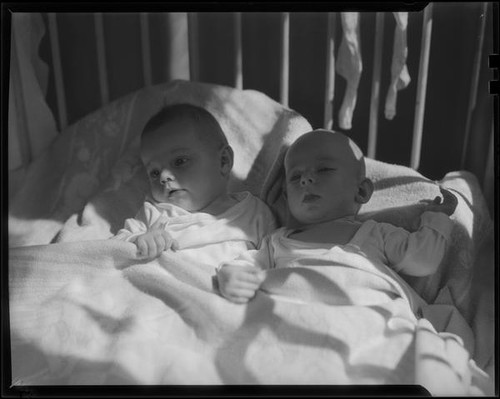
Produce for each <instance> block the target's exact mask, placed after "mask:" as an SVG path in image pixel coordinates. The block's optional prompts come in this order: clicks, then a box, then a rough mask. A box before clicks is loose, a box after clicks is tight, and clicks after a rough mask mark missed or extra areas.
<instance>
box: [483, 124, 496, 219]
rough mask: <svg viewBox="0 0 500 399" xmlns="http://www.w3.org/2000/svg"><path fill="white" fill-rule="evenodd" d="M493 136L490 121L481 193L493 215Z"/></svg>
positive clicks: (492, 127)
mask: <svg viewBox="0 0 500 399" xmlns="http://www.w3.org/2000/svg"><path fill="white" fill-rule="evenodd" d="M494 136H495V128H494V124H493V123H492V126H491V134H490V146H489V148H488V155H487V157H488V159H487V161H486V165H485V171H484V179H483V193H484V196H485V198H486V201H487V203H488V206H489V208H490V212H491V214H492V216H493V197H494V194H495V193H494V180H495V164H494V148H495V147H494V145H495V141H494Z"/></svg>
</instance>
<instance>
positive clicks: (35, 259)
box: [9, 240, 487, 395]
mask: <svg viewBox="0 0 500 399" xmlns="http://www.w3.org/2000/svg"><path fill="white" fill-rule="evenodd" d="M135 252H136V251H135V247H134V245H133V244H130V243H125V242H121V241H116V240H102V241H82V242H75V243H60V244H54V245H50V246H32V247H24V248H16V249H12V250H11V253H10V260H11V262H12V265H14V266H13V267H11V269H10V276H9V277H10V309H11V321H10V322H11V331H12V358H13V360H14V362H13V379H14V384H19V385H31V384H33V385H45V384H50V385H59V384H61V385H66V384H78V385H85V384H209V385H211V384H267V385H272V384H299V385H300V384H396V385H397V384H421V385H422V386H424V387H425V388H426V389H428V390H429V391H430V392H431V393H433V394H436V395H441V394H443V395H444V394H457V395H463V394H465V395H467V394H480V393H485V392H484V390H485V389H487V377H486V376H485V375H483V374H482V373H481V372H480V371H479V370H478V369H476V368H475V367H474V365H473V364H472V363H471V362H470V360H469V355H468V353H467V352H466V351H465V350H464V349H463V347H462V346H461V345H460V344H458V343H457V341H456V339H455V338H453V337H446V336H440V335H438V334H437V333H436V332H435V331H434V330H433V328H432V327H431V326H430V325H429V324H427V323H426V322H425V319H422V320H421V321H419V322H417V321H416V319H415V318H414V316H413V314H412V313H411V311H410V309H409V307H408V305H407V302H406V301H404V300H402V299H401V298H398V294H399V292H400V291H399V289H398V288H397V286H395V288H394V290H393V292H392V294H391V295H388V296H386V298H387V299H386V300H380V298H381V296H380V295H378V296H377V295H374V296H371V295H364V294H363V292H362V291H363V290H362V289H360V290H359V289H358V290H350V287H349V286H340V285H339V284H338V281H339V279H337V278H336V277H337V276H338V273H343V270H348V269H349V268H345V267H338V268H337V267H315V266H311V267H300V268H294V269H280V270H271V271H269V272H268V276H267V279H266V281H265V283H264V285H263V287H262V290H261V291H259V292H258V294H257V296H256V298H255V299H254V300H253V301H251V302H250V303H249V304H248V305H236V304H232V303H230V302H229V301H226V300H225V299H224V298H222V297H220V296H219V295H217V293H216V292H214V290H213V288H212V276H213V266H211V265H203V264H184V263H183V262H182V261H180V259H179V258H178V257H176V256H175V254H164V255H162V256H161V257H160V258H158V259H157V260H155V261H151V262H147V263H144V262H140V261H138V260H137V259H136V258H135ZM344 261H346V262H348V259H345V260H344ZM349 267H352V268H357V270H358V272H359V275H360V277H361V276H363V274H364V273H366V271H364V270H363V269H362V268H360V267H359V266H358V265H356V264H351V265H349ZM350 273H351V275H352V271H351V272H350ZM343 280H344V279H342V278H341V279H340V281H343ZM382 287H383V288H384V289H385V290H387V283H386V282H385V280H383V279H379V278H378V277H376V276H373V279H371V283H370V285H369V286H367V287H366V288H365V290H374V291H377V290H378V289H379V288H382ZM341 297H342V298H343V299H342V300H339V301H337V300H336V299H339V298H341ZM390 297H394V299H390ZM368 298H373V300H370V299H368ZM336 303H341V305H338V304H336ZM426 370H432V372H429V371H426Z"/></svg>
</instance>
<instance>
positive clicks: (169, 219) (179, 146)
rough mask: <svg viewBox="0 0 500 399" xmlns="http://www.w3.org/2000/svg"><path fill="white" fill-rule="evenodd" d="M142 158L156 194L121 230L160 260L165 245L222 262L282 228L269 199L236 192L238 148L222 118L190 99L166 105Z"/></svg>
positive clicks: (145, 137)
mask: <svg viewBox="0 0 500 399" xmlns="http://www.w3.org/2000/svg"><path fill="white" fill-rule="evenodd" d="M140 154H141V160H142V162H143V164H144V167H145V169H146V171H147V174H148V176H149V183H150V188H151V189H150V193H149V195H148V196H147V197H146V201H145V202H144V205H143V207H142V209H140V211H139V212H138V214H137V216H136V217H135V218H133V219H127V220H126V221H125V226H124V228H123V229H121V230H120V231H119V232H118V234H117V235H116V236H115V238H116V239H121V240H126V241H129V242H133V243H135V244H136V246H137V249H138V251H139V255H140V256H141V257H143V258H145V259H149V260H151V259H154V258H156V257H158V256H160V255H161V254H162V252H163V251H168V250H172V251H178V250H180V251H182V253H183V255H186V256H188V257H189V258H191V259H193V260H196V261H202V262H204V263H208V264H214V265H218V264H219V263H221V262H223V261H228V260H231V259H233V258H235V257H236V256H238V255H239V254H240V253H242V252H244V251H246V250H248V249H255V248H257V247H258V246H259V245H260V243H261V240H262V238H263V237H264V236H265V235H266V234H267V233H269V232H271V231H272V230H274V229H275V228H276V222H275V219H274V216H273V214H272V213H271V211H270V209H269V208H268V207H267V205H266V204H265V203H264V202H263V201H261V200H260V199H258V198H256V197H255V196H253V195H252V194H250V193H249V192H235V193H231V192H228V181H229V177H230V173H231V169H232V167H233V151H232V149H231V147H230V146H229V144H228V141H227V139H226V137H225V135H224V132H223V131H222V128H221V126H220V125H219V123H218V122H217V120H216V119H215V118H214V117H213V115H212V114H210V112H208V111H207V110H205V109H203V108H201V107H197V106H194V105H190V104H177V105H172V106H168V107H165V108H164V109H162V110H160V112H158V113H157V114H156V115H154V116H153V117H152V118H151V119H150V120H149V121H148V123H147V124H146V126H145V127H144V130H143V132H142V136H141V147H140Z"/></svg>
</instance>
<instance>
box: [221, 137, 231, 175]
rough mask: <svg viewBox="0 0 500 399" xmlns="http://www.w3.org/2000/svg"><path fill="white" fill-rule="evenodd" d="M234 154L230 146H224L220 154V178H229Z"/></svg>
mask: <svg viewBox="0 0 500 399" xmlns="http://www.w3.org/2000/svg"><path fill="white" fill-rule="evenodd" d="M233 162H234V153H233V149H232V148H231V146H229V145H226V146H224V148H223V149H222V150H221V152H220V167H221V168H220V170H221V174H222V176H229V174H230V173H231V170H232V169H233Z"/></svg>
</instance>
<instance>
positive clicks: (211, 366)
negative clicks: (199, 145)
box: [9, 81, 494, 395]
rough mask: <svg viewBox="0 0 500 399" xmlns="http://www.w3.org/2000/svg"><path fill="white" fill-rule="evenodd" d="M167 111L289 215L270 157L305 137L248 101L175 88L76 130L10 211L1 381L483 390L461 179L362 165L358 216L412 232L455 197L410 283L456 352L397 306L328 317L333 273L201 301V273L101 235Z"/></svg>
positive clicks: (480, 211) (478, 244) (472, 187)
mask: <svg viewBox="0 0 500 399" xmlns="http://www.w3.org/2000/svg"><path fill="white" fill-rule="evenodd" d="M179 102H190V103H193V104H196V105H201V106H204V107H206V108H207V109H209V110H210V111H211V112H212V113H213V114H214V116H215V117H216V118H217V119H218V120H219V122H220V123H221V125H222V128H223V129H224V131H225V133H226V134H227V136H228V141H229V143H230V145H231V146H232V147H233V149H234V152H235V165H234V170H233V174H232V177H231V185H230V186H231V190H234V191H241V190H248V191H250V192H252V193H254V194H257V195H258V194H260V196H261V198H263V199H264V200H265V201H266V202H267V203H268V204H269V205H270V206H271V208H272V209H273V211H274V212H275V213H276V215H277V216H278V218H279V219H280V221H281V222H283V221H284V220H286V207H284V202H283V197H282V196H281V195H280V194H281V191H280V190H281V179H282V169H281V163H280V161H281V160H282V156H283V154H284V151H285V149H286V147H287V146H288V145H289V144H290V143H291V142H293V141H294V140H295V138H296V137H298V136H299V135H300V134H302V133H304V132H306V131H308V130H311V129H312V128H311V126H310V124H309V123H308V122H307V121H306V120H305V119H304V118H303V117H301V116H300V115H299V114H297V113H295V112H294V111H292V110H290V109H288V108H285V107H283V106H281V105H280V104H278V103H276V102H275V101H273V100H272V99H270V98H269V97H267V96H265V95H264V94H262V93H259V92H256V91H251V90H245V91H241V90H236V89H232V88H228V87H223V86H215V85H208V84H203V83H194V82H185V81H174V82H171V83H169V84H166V85H159V86H154V87H151V88H148V89H144V90H141V91H139V92H136V93H134V94H132V95H130V96H127V97H125V98H123V99H120V100H118V101H116V102H114V103H111V104H110V105H108V106H106V107H104V108H103V109H101V110H98V111H97V112H95V113H93V114H91V115H89V116H88V117H86V118H84V119H82V120H80V121H79V122H78V123H76V124H75V125H73V126H71V127H70V128H68V129H67V130H66V131H64V132H62V133H61V134H60V135H59V136H58V137H57V138H56V140H55V141H54V142H53V144H52V145H51V146H50V147H49V148H48V150H47V151H46V152H45V153H44V154H42V156H40V157H39V158H37V159H36V160H35V161H34V162H33V163H32V165H31V166H30V168H29V169H28V171H27V173H26V175H25V178H24V179H23V182H22V185H21V186H20V188H19V191H18V192H17V193H16V195H15V196H14V197H13V198H12V199H11V201H10V204H9V302H10V303H9V305H10V323H11V326H10V327H11V341H12V342H11V345H12V362H13V364H12V376H13V385H47V384H48V385H54V384H57V385H59V384H61V385H67V384H70V385H71V384H92V385H96V384H413V383H417V384H422V385H423V386H424V387H425V388H426V389H428V390H429V391H430V392H431V393H433V394H437V395H440V394H443V395H447V394H457V395H458V394H461V395H463V394H488V393H491V392H493V391H492V389H493V386H492V376H493V372H494V370H493V361H494V358H493V347H494V343H493V334H492V331H493V318H492V315H493V302H492V292H493V291H492V289H493V288H492V287H491V286H490V285H489V284H492V278H485V277H484V276H485V275H488V273H490V274H489V276H493V271H492V270H493V269H492V265H493V258H492V251H493V249H492V248H493V246H492V240H493V226H492V221H491V217H490V215H489V214H488V210H487V207H486V205H485V201H484V198H483V197H482V194H481V191H480V189H479V185H478V183H477V180H476V179H475V177H474V176H473V175H471V174H469V173H467V172H451V173H449V174H447V175H446V176H445V177H444V178H443V179H442V180H440V181H438V182H433V181H430V180H429V179H426V178H425V177H424V176H422V175H420V174H419V173H418V172H416V171H413V170H411V169H409V168H406V167H404V166H400V165H390V164H386V163H383V162H379V161H375V160H370V159H368V160H367V173H368V175H369V177H370V178H372V180H373V181H374V184H375V193H374V195H373V197H372V199H371V200H370V201H369V202H368V203H367V204H366V205H365V206H364V207H363V208H362V210H361V214H360V216H361V217H362V218H375V219H377V220H380V221H387V222H391V223H394V224H396V225H400V226H402V227H406V228H408V229H412V228H414V223H415V221H416V220H417V219H418V215H419V214H420V212H421V210H422V207H423V206H424V203H422V201H425V200H432V199H433V198H434V197H435V196H437V195H439V187H440V186H443V187H446V188H448V189H450V190H453V191H454V192H455V193H456V194H457V196H458V199H459V205H458V208H457V212H456V214H455V215H454V216H453V218H454V220H455V227H454V231H453V234H452V242H451V245H450V250H449V255H448V256H447V258H446V259H445V261H444V262H443V264H442V265H441V267H440V270H439V271H438V273H437V274H436V275H434V276H431V277H426V278H419V279H413V280H408V282H409V283H410V285H411V286H412V287H413V288H414V289H415V290H416V291H417V292H418V293H419V294H420V295H421V296H422V297H423V298H424V299H426V300H427V301H428V302H429V303H434V304H436V305H440V306H443V307H448V308H447V309H449V307H455V308H457V309H458V310H459V311H460V313H461V314H462V315H463V316H464V317H465V318H466V320H467V321H468V322H469V323H470V325H471V327H472V329H473V331H474V334H475V349H474V353H471V354H470V355H469V353H467V351H465V350H464V349H463V347H462V346H461V345H460V343H459V342H458V341H459V340H457V339H456V338H455V337H453V336H452V335H450V334H447V333H441V332H437V331H436V330H435V328H434V327H433V326H432V325H430V324H429V323H427V322H426V320H425V319H420V320H418V321H415V320H413V319H412V317H411V314H409V313H408V309H407V308H405V307H404V306H402V305H401V303H400V302H398V301H397V300H388V301H385V302H382V303H378V302H377V303H366V302H359V301H356V300H353V301H352V302H351V303H346V304H343V305H335V304H332V303H331V301H329V300H328V296H321V295H320V296H318V295H316V293H317V292H324V291H325V290H326V291H327V292H329V291H331V292H332V295H333V296H332V298H333V297H335V296H334V294H335V290H339V291H348V290H349V287H335V286H334V285H333V284H332V283H331V282H332V281H335V273H334V272H333V271H332V269H330V268H317V267H316V268H315V267H304V268H303V270H301V271H300V272H297V273H295V272H294V273H291V272H290V271H287V270H284V269H283V270H279V271H278V270H276V271H270V272H269V274H268V279H267V280H266V285H265V287H264V289H263V290H262V291H259V293H258V295H257V297H256V299H255V300H254V301H252V302H251V303H250V304H249V305H247V306H241V305H235V304H231V303H229V302H228V301H226V300H225V299H223V298H222V297H220V296H218V295H217V293H216V292H215V291H214V288H213V286H212V277H213V274H214V267H215V265H206V264H202V263H199V264H185V263H183V262H182V260H181V259H179V258H178V257H176V256H175V254H173V253H165V254H163V255H162V256H161V257H160V258H158V259H157V260H155V261H152V262H144V261H140V260H137V259H136V258H135V246H134V245H133V244H130V243H125V242H120V241H117V240H108V238H110V237H112V236H113V235H114V234H115V233H116V232H117V231H118V230H119V229H120V228H121V227H122V225H123V222H124V220H125V219H126V218H127V217H131V216H133V215H134V214H135V212H136V211H137V210H138V209H139V207H140V205H141V204H142V201H143V198H144V193H145V190H146V188H147V180H146V176H145V173H144V171H143V169H142V166H141V164H140V162H139V157H138V144H139V143H138V136H139V133H140V130H141V128H142V126H143V125H144V123H145V122H146V120H147V119H148V118H149V117H150V116H151V115H153V113H155V112H156V111H157V110H158V109H159V108H160V107H161V106H162V104H171V103H179ZM48 244H50V245H48ZM353 267H356V265H353ZM294 270H295V269H294ZM374 284H376V282H374ZM478 315H480V317H479V316H478ZM409 320H410V321H411V320H413V321H411V322H410V321H409ZM450 323H452V320H450ZM470 357H472V359H471V358H470ZM474 360H475V361H474ZM476 363H477V366H479V368H478V367H477V366H476ZM481 368H482V369H483V370H485V371H486V372H487V373H485V372H484V371H483V370H481ZM429 370H430V372H429ZM488 374H489V375H488Z"/></svg>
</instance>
